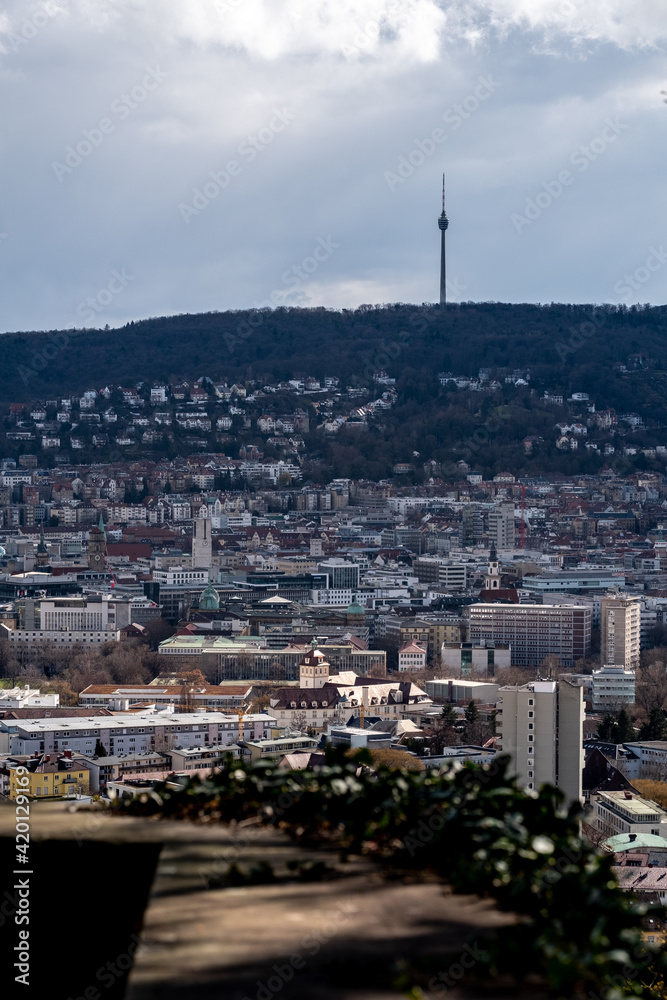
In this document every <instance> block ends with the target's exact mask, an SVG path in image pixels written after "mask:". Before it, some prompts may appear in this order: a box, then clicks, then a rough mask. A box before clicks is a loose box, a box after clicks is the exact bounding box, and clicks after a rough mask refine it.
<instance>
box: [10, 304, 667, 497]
mask: <svg viewBox="0 0 667 1000" xmlns="http://www.w3.org/2000/svg"><path fill="white" fill-rule="evenodd" d="M666 332H667V307H662V306H661V307H632V308H627V307H623V306H621V307H616V306H601V307H595V306H569V305H550V306H536V305H504V304H500V303H464V304H461V305H448V306H447V307H445V308H440V307H435V306H421V307H420V306H410V305H394V306H382V307H372V306H361V307H360V308H359V309H356V310H342V311H334V310H327V309H277V310H275V311H271V310H254V311H253V310H250V311H247V312H226V313H207V314H201V315H194V316H189V315H186V316H173V317H168V318H164V319H150V320H143V321H141V322H136V323H130V324H128V325H127V326H125V327H123V328H122V329H118V330H82V331H74V330H70V331H66V332H54V333H50V334H49V333H16V334H5V335H4V336H2V337H0V344H1V345H2V347H3V348H4V352H3V356H2V357H3V361H4V364H3V373H4V378H3V379H2V381H1V382H0V412H1V413H2V415H3V418H4V427H5V438H6V440H5V441H4V444H3V449H4V454H5V455H9V456H10V457H14V458H18V457H19V456H20V455H21V454H23V453H25V451H29V452H31V453H38V454H39V458H38V461H39V463H40V464H41V465H44V466H48V465H50V464H52V463H53V462H54V461H55V460H56V457H57V458H58V459H59V460H63V459H64V460H65V461H74V460H76V461H79V462H84V463H85V462H91V461H96V462H109V461H112V460H113V459H114V456H116V457H118V455H119V454H121V453H122V456H123V458H124V459H141V458H144V459H146V458H148V459H156V460H157V459H161V458H173V457H175V456H182V455H187V454H192V453H193V452H199V453H202V452H207V453H216V452H224V453H225V454H226V455H228V456H230V457H232V458H237V457H241V456H242V454H247V450H248V448H251V450H252V449H257V452H255V451H253V452H252V453H253V454H255V453H257V454H259V453H262V454H263V455H264V456H265V457H267V458H270V457H272V458H276V457H278V458H280V457H286V456H289V455H290V454H292V455H293V454H294V450H295V449H296V450H298V452H299V454H300V455H301V464H302V470H303V473H304V478H305V480H306V481H308V480H310V481H316V482H319V481H327V477H332V476H349V477H352V478H362V477H368V478H373V479H380V478H386V477H390V476H392V475H399V476H403V477H404V478H403V480H402V481H410V480H414V481H415V482H418V481H420V480H421V479H422V478H423V477H424V476H427V477H428V476H440V475H441V476H443V477H444V478H452V477H454V478H455V477H456V476H457V475H460V472H461V469H460V467H459V466H458V465H457V463H459V462H460V460H461V459H464V460H466V461H467V462H468V463H469V464H470V465H471V466H472V467H474V468H475V470H478V471H483V472H484V474H485V475H488V474H495V473H497V472H500V471H505V470H508V471H511V472H513V473H514V474H520V475H539V474H543V473H545V472H562V473H564V474H568V475H571V474H581V473H596V472H598V471H599V470H600V469H601V468H602V467H604V466H606V465H609V464H611V465H612V466H613V468H614V469H615V470H616V472H617V473H619V474H620V473H623V474H627V473H629V472H631V471H633V470H642V469H643V470H652V471H655V472H658V473H664V471H665V463H666V461H667V406H666V403H665V401H666V400H667V337H666V336H665V334H666ZM308 376H310V377H312V378H313V379H315V380H316V382H315V385H312V384H310V383H309V385H308V386H304V388H307V389H313V391H312V393H311V392H306V393H305V394H303V393H302V392H301V390H300V388H299V383H298V381H297V382H296V383H295V385H294V386H289V385H287V380H290V379H295V378H297V379H303V378H306V377H308ZM205 377H206V378H209V379H211V380H212V382H213V383H215V384H216V385H220V384H224V383H227V385H228V386H232V385H233V384H234V383H243V386H244V388H245V389H247V390H248V398H247V399H244V400H243V409H238V407H237V406H236V407H232V406H230V405H229V403H225V402H224V396H225V394H224V392H222V391H220V392H219V393H214V392H213V388H212V385H209V398H208V400H207V401H206V402H205V404H204V409H205V411H206V412H205V413H204V416H205V417H206V420H204V421H203V422H202V421H200V423H201V425H202V426H201V428H200V429H198V430H197V429H194V428H192V427H191V426H190V424H191V423H192V422H190V423H188V421H186V420H183V419H181V418H182V416H183V415H181V417H179V418H178V419H177V414H176V412H175V411H174V414H173V416H174V420H173V423H172V424H171V425H170V426H169V427H165V426H164V422H163V421H162V422H161V423H160V426H159V427H158V426H157V424H155V419H156V417H155V414H154V413H153V410H152V409H151V408H150V407H148V411H147V412H149V414H150V421H149V422H148V424H149V426H148V427H147V429H146V430H145V431H144V429H143V428H144V427H145V426H146V422H145V421H144V422H143V426H139V425H138V424H137V421H136V420H135V419H134V416H133V413H132V412H131V411H132V407H129V409H128V406H127V404H126V402H124V395H123V393H121V392H120V391H119V389H118V388H117V387H118V386H122V387H124V388H125V389H134V388H135V387H137V386H138V384H139V383H143V385H142V387H141V389H140V395H141V396H142V398H143V399H144V400H147V399H148V397H149V396H150V391H149V390H150V386H152V385H154V384H155V383H164V384H167V383H169V384H170V385H171V386H172V387H175V386H176V384H177V383H179V382H183V381H187V382H189V383H190V386H192V385H193V382H194V381H195V380H197V379H201V378H205ZM327 378H328V381H327V382H326V386H325V384H324V380H325V379H327ZM318 382H319V383H322V388H321V390H318V389H317V383H318ZM114 386H115V387H116V388H115V389H113V390H112V391H110V392H108V393H105V394H104V395H100V394H99V390H100V389H102V388H104V387H114ZM90 389H94V390H97V391H98V396H97V400H96V403H95V407H96V410H97V416H96V418H95V419H97V420H98V421H99V420H101V419H102V416H103V411H105V410H106V409H109V408H110V407H111V408H113V411H114V414H113V419H114V421H115V422H114V424H113V427H114V430H113V432H110V433H109V434H107V429H106V427H104V428H103V433H102V435H101V439H99V440H98V438H97V437H95V439H93V434H92V431H93V429H94V428H93V425H92V424H91V422H90V421H91V420H93V416H91V417H89V418H88V419H87V420H81V419H80V417H79V409H78V407H79V403H78V401H75V402H74V403H73V404H72V406H73V409H72V415H71V418H70V420H69V422H68V420H67V415H66V414H58V415H57V414H56V410H57V405H58V399H59V398H61V397H63V396H67V397H69V396H72V395H74V396H75V397H76V396H77V395H80V394H81V393H82V392H83V391H84V390H90ZM182 391H183V387H181V393H182ZM188 392H189V390H187V391H186V395H185V396H183V395H182V394H181V395H180V396H179V397H178V398H186V399H187V398H188V395H187V393H188ZM24 402H31V403H38V404H40V405H39V406H38V407H37V410H39V411H40V412H41V411H42V410H44V414H45V417H46V419H44V417H40V416H33V415H32V413H28V414H26V413H25V412H24V411H19V410H16V409H15V410H13V411H12V412H11V413H9V412H8V411H9V404H10V403H24ZM192 402H193V405H195V401H192ZM169 405H173V406H175V405H176V395H175V394H174V395H173V396H170V397H169ZM196 405H197V408H198V409H200V410H201V405H200V404H196ZM304 408H305V410H306V411H307V420H306V422H305V424H304V426H303V427H302V428H301V429H300V430H299V432H298V433H300V434H303V439H300V440H299V441H298V442H297V443H295V442H294V441H293V440H292V439H291V438H290V433H293V431H292V432H288V435H287V437H285V436H284V435H283V436H282V437H281V436H280V434H278V435H277V436H276V432H275V431H274V430H272V429H270V427H269V429H267V426H266V419H263V416H265V415H267V414H268V415H269V425H270V424H271V417H274V418H278V417H281V416H283V415H285V414H292V413H294V412H295V411H296V410H297V409H300V410H301V412H302V413H303V412H304ZM153 409H154V408H153ZM200 415H201V414H200ZM56 417H57V421H56ZM61 420H64V422H60V421H61ZM40 421H42V423H41V426H38V425H39V423H40ZM151 421H152V422H151ZM196 423H197V421H195V424H196ZM225 428H226V429H225ZM360 430H361V431H363V432H364V433H361V434H360V433H359V431H360ZM49 434H51V435H55V438H54V439H53V440H50V439H49V437H48V435H49ZM288 438H289V440H288ZM119 439H120V440H119ZM75 442H76V443H75ZM119 446H122V447H121V448H120V451H119ZM56 451H57V452H58V454H57V456H56ZM405 477H407V479H405Z"/></svg>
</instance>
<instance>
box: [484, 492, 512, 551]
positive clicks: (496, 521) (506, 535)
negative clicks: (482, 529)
mask: <svg viewBox="0 0 667 1000" xmlns="http://www.w3.org/2000/svg"><path fill="white" fill-rule="evenodd" d="M489 540H490V541H491V544H492V545H493V546H494V547H495V548H496V549H513V548H514V504H513V503H512V502H510V503H501V504H500V505H499V506H498V507H496V508H495V510H490V511H489Z"/></svg>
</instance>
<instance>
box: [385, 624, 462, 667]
mask: <svg viewBox="0 0 667 1000" xmlns="http://www.w3.org/2000/svg"><path fill="white" fill-rule="evenodd" d="M400 636H401V642H400V644H401V645H404V644H405V643H406V642H419V643H422V644H424V645H426V647H427V653H428V660H429V662H430V663H437V662H438V660H439V659H440V650H441V649H442V644H443V642H460V641H461V627H460V625H458V624H454V623H453V622H442V621H428V620H427V619H421V618H410V619H408V620H407V621H406V622H405V623H404V624H403V623H402V624H401V629H400Z"/></svg>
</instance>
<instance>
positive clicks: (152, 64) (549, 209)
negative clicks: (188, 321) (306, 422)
mask: <svg viewBox="0 0 667 1000" xmlns="http://www.w3.org/2000/svg"><path fill="white" fill-rule="evenodd" d="M666 35H667V8H666V7H665V5H664V3H662V2H659V0H638V2H634V3H633V4H628V3H627V0H623V2H621V0H493V2H486V3H484V2H478V3H467V4H461V3H448V2H445V0H440V2H435V0H187V2H183V0H160V2H159V3H158V2H154V3H148V2H147V0H108V2H105V0H95V2H92V0H71V2H65V0H43V2H38V3H35V4H33V3H31V2H26V0H10V2H9V3H7V4H6V5H5V7H4V10H3V11H2V12H1V13H0V86H1V87H2V90H3V94H2V102H1V104H0V117H1V119H2V135H3V139H4V141H3V143H2V152H1V154H0V162H1V170H2V191H3V195H4V197H3V208H2V213H1V215H0V268H1V271H0V273H1V274H2V278H3V287H2V320H1V323H0V329H2V330H4V331H7V330H21V329H23V330H34V329H52V328H55V327H71V326H77V327H82V326H98V325H104V324H106V323H108V324H109V325H110V326H117V325H120V324H122V323H124V322H126V321H127V320H129V319H139V318H143V317H146V316H157V315H166V314H173V313H179V312H200V311H207V310H214V309H220V310H222V309H227V308H245V307H250V306H255V305H261V304H267V303H272V304H279V303H281V302H284V303H287V304H302V305H325V306H333V307H354V306H357V305H359V304H361V303H366V302H395V301H411V302H424V301H431V302H432V301H435V300H436V297H437V293H438V276H439V271H438V253H439V233H438V229H437V224H436V220H437V215H438V214H439V211H440V185H441V174H442V171H443V169H446V171H447V211H448V215H449V217H450V228H449V231H448V234H447V238H448V274H449V279H450V286H451V287H450V297H451V298H452V299H459V300H468V299H471V300H499V301H506V302H507V301H509V302H525V301H541V302H550V301H573V302H602V301H606V302H628V303H633V302H648V301H650V302H654V303H661V302H664V300H665V297H666V294H667V253H666V252H665V251H666V250H667V233H666V232H665V225H664V219H665V216H666V212H665V209H666V208H667V205H666V201H667V185H666V180H665V168H664V148H665V127H666V126H667V106H666V105H665V103H664V101H665V95H662V94H661V91H662V90H667V72H666V67H665V56H664V41H665V36H666ZM626 276H627V277H626Z"/></svg>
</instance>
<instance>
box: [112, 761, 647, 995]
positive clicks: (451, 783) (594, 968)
mask: <svg viewBox="0 0 667 1000" xmlns="http://www.w3.org/2000/svg"><path fill="white" fill-rule="evenodd" d="M369 762H370V757H369V755H368V753H367V751H359V753H358V755H357V756H356V758H355V760H354V761H350V760H345V759H344V758H343V757H342V756H340V755H338V754H334V753H333V752H331V753H329V755H328V762H327V765H326V766H325V767H323V768H321V769H318V770H316V771H290V772H285V769H283V768H279V767H277V766H276V765H275V764H274V763H269V762H258V763H256V764H254V765H245V764H243V763H241V762H239V761H236V760H234V759H232V758H231V756H228V757H227V758H226V759H225V760H224V761H223V762H222V766H221V769H220V771H219V773H216V774H215V775H213V776H211V777H209V778H207V779H206V780H203V781H202V780H199V779H198V778H192V779H190V781H189V782H188V783H187V785H186V786H185V787H184V788H182V789H180V790H170V789H168V788H167V786H166V785H162V786H160V787H159V788H157V789H156V791H155V793H153V794H151V795H145V796H143V797H142V799H141V800H134V801H133V802H131V803H129V804H128V803H125V804H123V805H122V806H121V807H122V808H126V809H130V810H132V811H133V812H135V813H139V814H143V815H147V816H161V817H164V818H169V819H173V818H184V819H192V820H209V821H211V820H212V821H223V822H231V821H242V820H245V819H249V818H251V817H253V818H256V817H259V818H260V819H261V820H262V821H263V822H265V823H268V824H273V825H275V826H278V827H282V828H284V829H286V830H288V831H289V832H291V833H292V834H293V835H294V836H297V837H298V838H299V839H301V840H302V841H305V842H308V843H311V844H312V843H316V842H324V843H329V844H331V845H335V846H338V847H339V848H340V849H341V851H342V852H343V853H344V854H345V855H347V854H349V853H359V852H364V851H371V852H372V853H373V855H374V856H375V857H377V858H378V859H381V860H382V861H383V863H384V864H386V865H390V866H391V867H392V869H394V870H395V869H397V868H398V869H400V868H403V869H410V868H416V869H419V870H420V871H421V870H425V869H428V870H431V871H433V872H435V873H437V874H439V875H440V876H441V877H442V878H443V879H445V880H446V881H447V882H448V883H450V884H451V885H452V887H453V888H454V889H455V890H456V891H458V892H465V893H475V894H478V895H480V896H491V897H492V898H494V899H495V900H496V901H497V903H498V905H499V906H500V907H501V909H503V910H506V911H509V912H513V913H516V914H517V915H518V916H519V918H520V922H519V924H518V925H514V926H512V927H510V928H508V929H507V930H501V931H499V932H498V934H497V935H496V936H495V937H494V939H493V940H488V941H485V942H484V945H483V946H484V948H485V949H486V950H487V951H488V961H487V966H486V972H487V974H490V975H498V974H503V973H511V974H513V975H515V976H518V978H522V977H524V976H528V975H531V974H534V973H537V974H541V975H544V976H546V977H547V979H548V981H549V984H550V986H551V987H552V989H553V991H554V993H555V995H557V996H559V997H570V996H572V995H573V994H574V993H577V994H578V993H586V992H587V991H601V990H605V991H607V992H605V993H604V995H605V996H608V997H611V996H621V995H633V996H647V997H648V996H651V995H652V994H651V990H650V989H648V988H647V986H646V985H645V983H650V982H653V981H654V976H655V973H656V970H657V969H658V967H661V966H660V963H661V961H662V959H661V958H660V957H659V956H656V955H655V954H653V953H649V951H648V950H647V949H646V948H645V947H643V946H642V938H641V921H642V913H643V911H642V909H641V907H640V906H639V904H638V903H637V902H636V901H635V900H634V899H633V897H632V896H631V895H629V894H626V893H623V892H621V891H620V890H619V889H618V888H617V886H616V884H615V881H614V877H613V873H612V865H613V859H612V857H611V856H603V855H601V854H600V853H599V852H598V851H597V850H596V849H595V848H593V847H592V846H590V845H589V844H587V843H585V842H584V841H583V840H582V839H581V837H580V833H579V810H578V808H572V809H571V810H570V811H569V812H565V811H564V810H563V807H562V796H561V794H560V793H559V792H558V791H557V790H556V789H554V788H550V787H544V788H542V789H541V791H540V792H539V794H536V795H530V796H529V795H525V794H523V793H522V792H521V791H520V790H519V789H518V788H517V786H516V783H515V781H514V780H513V779H511V778H509V777H508V766H509V760H508V758H506V757H500V758H498V759H496V760H495V761H494V762H493V764H491V765H488V766H484V767H475V766H472V765H467V766H465V767H463V768H461V769H460V770H457V771H454V770H451V771H449V772H447V773H439V772H435V773H434V772H433V771H428V770H427V771H423V772H411V773H408V772H389V771H388V770H386V769H382V768H381V769H379V770H378V771H377V772H375V771H370V770H367V769H364V770H362V771H361V773H359V774H357V770H358V768H359V765H361V764H368V763H369ZM656 912H659V913H660V914H662V910H656ZM619 982H620V983H622V984H623V988H622V989H619V990H618V992H617V993H614V991H613V984H614V983H619ZM600 995H602V994H600Z"/></svg>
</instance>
